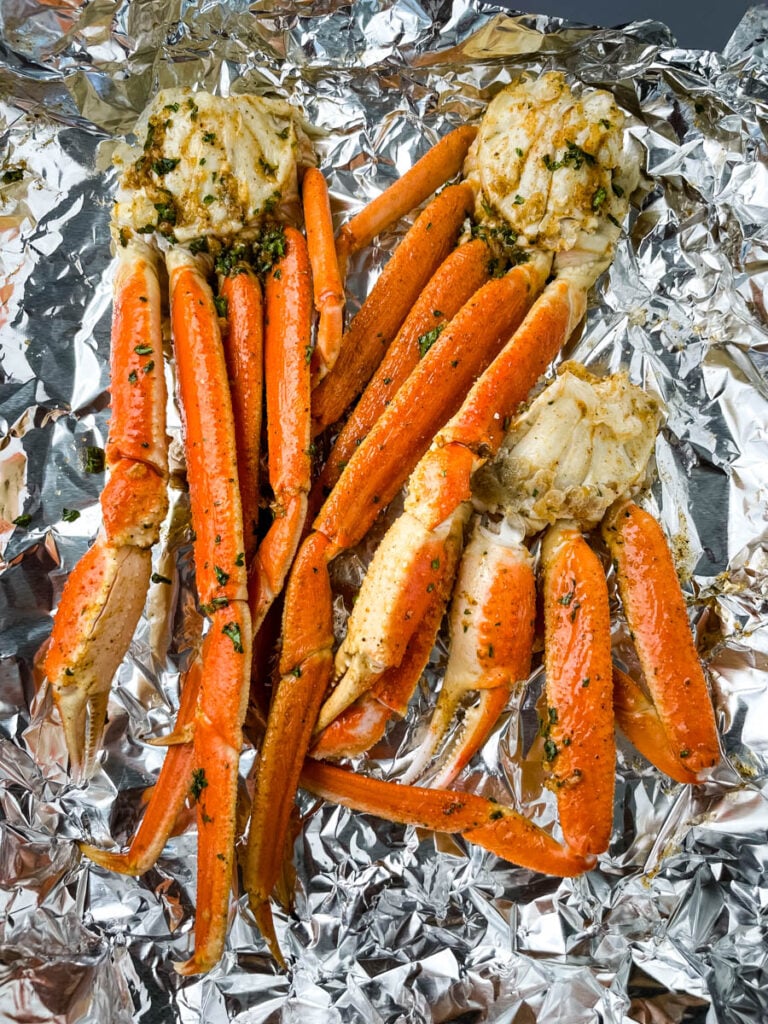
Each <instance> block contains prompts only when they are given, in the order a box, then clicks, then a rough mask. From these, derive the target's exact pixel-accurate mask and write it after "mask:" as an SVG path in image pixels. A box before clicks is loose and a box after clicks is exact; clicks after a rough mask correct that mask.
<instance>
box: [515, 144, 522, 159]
mask: <svg viewBox="0 0 768 1024" xmlns="http://www.w3.org/2000/svg"><path fill="white" fill-rule="evenodd" d="M515 152H516V153H517V155H518V156H519V157H520V158H521V159H522V157H523V151H522V149H520V147H519V146H515Z"/></svg>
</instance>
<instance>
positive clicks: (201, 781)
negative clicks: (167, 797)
mask: <svg viewBox="0 0 768 1024" xmlns="http://www.w3.org/2000/svg"><path fill="white" fill-rule="evenodd" d="M207 785H208V779H206V777H205V768H193V769H192V785H191V786H190V787H189V792H190V793H191V794H192V799H193V800H195V801H197V800H199V799H200V794H201V793H202V792H203V790H204V789H205V787H206V786H207Z"/></svg>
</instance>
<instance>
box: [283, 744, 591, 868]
mask: <svg viewBox="0 0 768 1024" xmlns="http://www.w3.org/2000/svg"><path fill="white" fill-rule="evenodd" d="M301 785H302V786H303V787H304V788H305V789H308V790H309V792H310V793H315V794H316V795H317V796H321V797H323V799H325V800H331V801H332V802H333V803H338V804H343V805H344V806H345V807H351V808H353V809H354V810H356V811H366V812H367V813H369V814H376V815H378V816H379V817H384V818H387V819H388V820H389V821H397V822H400V823H401V824H403V825H416V826H418V827H420V828H430V829H434V830H435V831H436V832H451V833H456V832H458V833H461V835H462V836H464V838H465V839H468V840H469V841H470V842H472V843H476V844H477V845H478V846H482V847H484V848H485V849H486V850H490V851H491V852H492V853H495V854H496V856H498V857H502V858H503V859H504V860H508V861H510V862H511V863H513V864H519V865H520V866H521V867H524V868H530V869H531V870H533V871H544V872H546V873H547V874H550V875H559V876H560V877H566V878H568V877H573V876H574V875H580V874H583V873H584V872H585V871H589V870H590V869H591V868H592V867H593V865H594V861H595V859H594V857H590V856H581V855H580V854H578V853H576V852H575V851H573V850H570V849H568V848H567V847H564V846H561V845H560V843H558V842H557V840H555V839H553V838H552V836H550V835H549V834H548V833H547V832H545V831H544V830H543V829H540V828H539V827H538V826H537V825H534V824H533V823H532V822H530V821H528V819H527V818H524V817H523V816H522V815H520V814H518V813H517V812H516V811H513V810H512V809H511V808H509V807H504V806H503V805H501V804H498V803H496V802H495V801H493V800H486V799H485V798H484V797H480V796H474V795H472V794H471V793H457V792H454V791H453V790H440V789H423V788H422V787H420V786H404V785H400V784H399V783H393V782H381V781H379V780H378V779H371V778H366V777H364V776H361V775H357V774H355V773H353V772H349V771H345V770H344V769H342V768H334V767H332V766H331V765H327V764H321V763H319V762H317V761H307V762H306V764H305V765H304V768H303V770H302V773H301Z"/></svg>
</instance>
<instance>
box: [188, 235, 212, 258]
mask: <svg viewBox="0 0 768 1024" xmlns="http://www.w3.org/2000/svg"><path fill="white" fill-rule="evenodd" d="M189 251H190V252H191V253H192V255H193V256H197V254H198V253H201V252H208V239H207V238H206V237H205V236H203V237H202V238H193V239H192V241H191V242H190V243H189Z"/></svg>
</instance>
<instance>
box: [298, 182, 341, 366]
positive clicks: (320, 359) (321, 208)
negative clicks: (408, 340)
mask: <svg viewBox="0 0 768 1024" xmlns="http://www.w3.org/2000/svg"><path fill="white" fill-rule="evenodd" d="M302 200H303V205H304V223H305V226H306V231H307V248H308V250H309V260H310V263H311V264H312V279H313V285H314V299H315V308H316V309H317V311H318V313H319V314H320V321H319V323H318V326H317V342H316V345H315V351H314V352H313V353H312V375H313V377H314V379H315V383H317V382H319V381H320V380H322V378H323V377H324V376H325V375H326V374H327V373H328V372H329V371H330V370H332V369H333V367H334V364H335V362H336V359H337V358H338V355H339V349H340V348H341V335H342V329H343V326H344V284H343V283H342V280H341V274H340V273H339V264H338V260H337V257H336V249H335V246H334V238H333V223H332V221H331V206H330V201H329V199H328V186H327V184H326V181H325V178H324V177H323V174H322V172H321V171H319V170H317V168H316V167H310V168H309V169H308V170H307V171H306V172H305V174H304V181H303V183H302Z"/></svg>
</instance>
